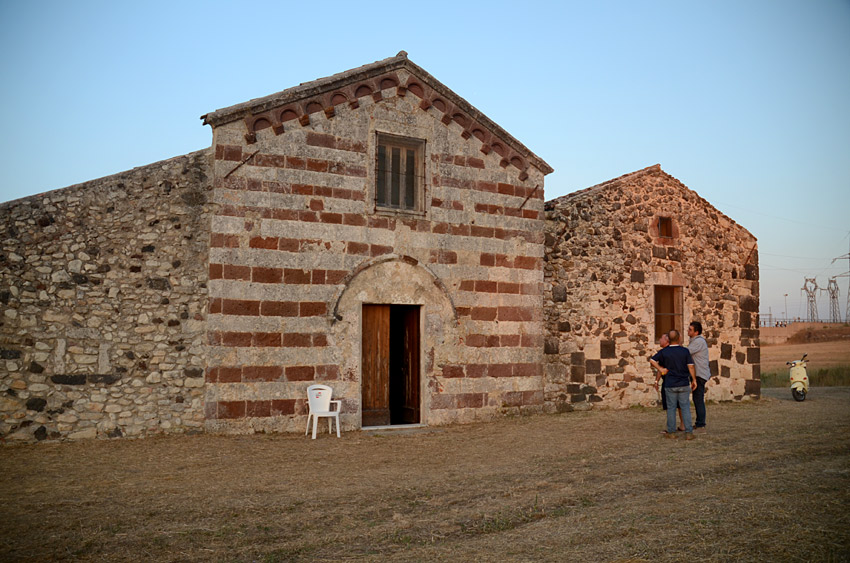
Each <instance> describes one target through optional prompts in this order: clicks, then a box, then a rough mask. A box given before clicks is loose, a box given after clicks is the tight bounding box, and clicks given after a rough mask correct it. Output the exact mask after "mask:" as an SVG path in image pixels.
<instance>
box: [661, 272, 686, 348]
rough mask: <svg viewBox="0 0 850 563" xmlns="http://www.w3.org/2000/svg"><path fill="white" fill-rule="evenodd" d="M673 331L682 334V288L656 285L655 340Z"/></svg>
mask: <svg viewBox="0 0 850 563" xmlns="http://www.w3.org/2000/svg"><path fill="white" fill-rule="evenodd" d="M673 329H675V330H678V331H679V334H680V335H681V334H682V288H681V287H679V286H675V285H656V286H655V340H658V339H659V338H660V337H661V335H662V334H664V333H665V332H670V331H671V330H673Z"/></svg>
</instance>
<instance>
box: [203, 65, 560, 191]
mask: <svg viewBox="0 0 850 563" xmlns="http://www.w3.org/2000/svg"><path fill="white" fill-rule="evenodd" d="M399 69H405V70H407V71H408V72H409V73H410V74H411V75H412V76H413V77H415V80H408V82H407V84H401V83H400V80H399V79H398V76H397V75H396V74H395V73H394V71H396V70H399ZM382 75H383V76H382ZM385 79H388V80H389V82H391V83H394V85H395V86H396V87H397V89H398V90H397V92H398V94H399V95H400V96H403V95H405V94H406V93H407V92H412V93H413V94H414V95H415V96H417V97H419V98H421V99H422V102H421V103H420V107H421V108H422V109H423V110H428V109H429V108H430V107H432V106H433V107H435V108H436V109H437V110H439V111H440V112H442V113H443V117H442V121H443V123H444V124H446V125H448V124H450V123H451V122H452V121H455V122H457V123H458V124H460V125H461V127H463V128H464V131H463V133H462V135H463V137H464V138H465V139H468V138H469V137H471V136H475V137H476V138H478V140H480V141H481V142H482V144H483V145H482V152H484V154H488V153H489V152H490V151H491V150H492V151H495V152H496V153H497V154H498V155H499V156H501V157H502V163H503V166H508V165H511V164H512V165H514V166H516V167H517V168H519V169H520V170H521V171H522V172H523V173H525V168H526V167H527V165H526V164H525V163H526V162H530V163H531V164H533V165H534V166H535V167H536V168H537V169H538V170H540V171H541V172H543V173H544V174H549V173H551V172H552V171H553V170H554V169H553V168H552V167H551V166H550V165H549V164H547V163H546V162H545V161H544V160H543V159H542V158H540V157H539V156H537V155H536V154H534V153H533V152H532V151H531V150H530V149H529V148H528V147H526V146H525V145H524V144H522V143H521V142H520V141H519V140H517V139H516V138H515V137H514V136H513V135H511V134H510V133H508V132H507V131H505V130H504V129H502V127H500V126H499V125H497V124H496V123H495V122H494V121H493V120H491V119H490V118H489V117H487V116H486V115H484V113H482V112H481V111H480V110H479V109H477V108H476V107H475V106H473V105H472V104H470V103H469V102H468V101H466V100H465V99H464V98H463V97H461V96H460V95H458V94H457V93H455V92H454V91H453V90H452V89H451V88H449V87H448V86H446V85H445V84H443V83H442V82H440V81H439V80H437V79H436V78H434V77H433V76H432V75H431V74H430V73H428V72H427V71H426V70H425V69H423V68H422V67H420V66H419V65H417V64H415V63H414V62H413V61H411V60H410V59H409V58H408V57H407V53H406V52H405V51H399V53H398V54H397V55H396V56H394V57H389V58H386V59H382V60H380V61H375V62H373V63H369V64H366V65H363V66H360V67H357V68H353V69H350V70H347V71H343V72H339V73H336V74H333V75H331V76H327V77H324V78H319V79H316V80H313V81H310V82H304V83H301V84H299V85H298V86H294V87H292V88H287V89H285V90H281V91H280V92H277V93H275V94H271V95H269V96H264V97H261V98H254V99H252V100H249V101H247V102H242V103H240V104H236V105H233V106H229V107H226V108H222V109H218V110H215V111H213V112H209V113H207V114H204V115H202V116H201V119H203V121H204V125H212V126H213V127H217V126H218V125H221V124H224V123H230V122H233V121H237V120H239V119H244V120H245V121H246V125H247V126H248V127H249V130H248V135H251V134H252V133H253V130H251V129H250V127H251V123H250V122H252V121H253V120H256V119H258V116H259V115H260V114H262V113H264V112H271V113H270V114H269V115H266V116H265V117H264V118H263V120H264V123H263V126H264V127H267V126H269V125H271V126H272V127H275V128H276V129H275V131H276V132H278V131H280V132H282V129H280V127H282V125H281V123H282V120H283V119H295V118H296V117H297V118H298V119H304V120H305V121H304V122H303V123H302V126H303V125H306V124H308V123H309V119H310V118H309V117H308V115H309V113H310V112H311V111H312V112H318V111H319V110H320V109H324V110H325V113H326V114H327V115H328V117H331V116H333V114H334V110H333V106H334V105H337V104H341V103H345V101H347V102H348V103H349V104H351V107H357V105H358V101H357V98H358V97H362V96H367V95H369V94H361V93H359V92H360V87H359V86H358V84H357V83H358V82H362V83H363V86H365V87H366V88H367V90H368V92H369V93H371V94H372V95H373V97H374V96H377V98H374V99H376V100H380V99H381V97H380V90H383V89H385V88H387V87H386V86H384V85H383V82H385ZM411 82H415V87H414V85H413V84H411ZM420 83H422V84H424V87H423V86H422V84H420ZM355 86H358V87H357V88H356V91H355V88H354V87H355ZM408 86H411V87H410V88H408ZM337 96H339V99H337ZM309 98H313V99H312V100H310V99H309ZM287 105H292V106H293V108H294V109H295V110H296V111H294V112H293V113H291V114H290V115H289V116H288V117H286V118H284V117H283V116H279V115H277V113H275V112H276V111H277V110H281V109H283V106H287ZM302 106H306V107H302ZM272 110H275V111H272ZM284 113H285V112H284ZM296 114H298V115H296ZM270 116H271V117H270ZM269 121H271V122H272V123H269ZM476 123H477V124H478V125H479V127H478V128H476V127H475V125H476ZM482 129H484V130H486V131H482ZM493 137H495V138H497V139H498V140H499V142H495V141H494V139H493ZM491 141H493V142H491ZM504 145H507V147H505V146H504ZM521 179H522V178H521Z"/></svg>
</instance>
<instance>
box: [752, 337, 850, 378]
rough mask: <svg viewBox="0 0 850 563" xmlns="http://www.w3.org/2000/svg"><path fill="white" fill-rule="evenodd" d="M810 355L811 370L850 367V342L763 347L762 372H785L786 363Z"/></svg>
mask: <svg viewBox="0 0 850 563" xmlns="http://www.w3.org/2000/svg"><path fill="white" fill-rule="evenodd" d="M803 354H808V355H809V356H808V358H807V359H808V360H809V366H808V368H809V370H816V369H821V368H831V367H835V366H847V365H850V341H833V342H809V343H806V344H775V345H773V346H762V347H761V371H762V372H763V373H768V372H772V371H783V370H786V369H788V366H786V365H785V362H789V361H792V360H799V359H800V358H802V357H803Z"/></svg>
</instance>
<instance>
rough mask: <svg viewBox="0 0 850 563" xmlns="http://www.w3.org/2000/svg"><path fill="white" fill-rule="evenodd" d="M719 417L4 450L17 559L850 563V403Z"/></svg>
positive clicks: (761, 407) (775, 394)
mask: <svg viewBox="0 0 850 563" xmlns="http://www.w3.org/2000/svg"><path fill="white" fill-rule="evenodd" d="M708 414H709V418H708V423H709V432H708V433H706V434H701V435H698V437H697V439H696V440H694V441H691V442H686V441H684V440H681V439H679V440H668V439H664V438H662V437H661V436H660V434H659V430H661V428H662V427H663V417H662V414H661V411H660V410H656V409H630V410H627V411H601V410H597V411H591V412H583V413H579V412H576V413H569V414H562V415H545V416H532V417H523V418H514V419H502V420H497V421H495V422H491V423H481V424H474V425H467V426H454V427H446V428H434V429H426V430H420V431H416V432H412V431H411V432H406V433H405V432H397V433H393V434H384V435H381V434H367V433H362V432H350V433H345V434H343V437H342V438H341V439H337V438H336V437H330V436H328V435H327V434H324V435H321V436H320V438H319V439H317V440H315V441H313V440H309V439H307V438H305V437H303V436H299V435H274V436H265V435H255V436H241V437H232V436H228V437H222V436H207V435H198V436H187V437H186V436H184V437H163V438H156V439H146V440H116V441H90V442H80V443H42V444H36V445H17V446H3V447H0V518H2V521H3V526H2V529H1V530H0V560H3V561H25V560H28V561H47V560H62V561H74V560H80V561H139V560H144V561H236V562H238V561H308V560H319V561H337V560H349V559H357V560H366V561H384V560H395V561H434V560H437V561H501V560H517V561H528V560H541V561H564V560H573V561H681V560H685V559H688V560H698V561H730V560H736V561H737V560H741V561H848V560H850V388H846V387H844V388H822V389H813V390H812V392H811V393H810V395H809V398H807V399H806V401H805V402H803V403H796V402H794V401H793V400H791V396H790V392H788V390H787V389H771V390H768V391H767V392H766V396H765V397H764V398H763V399H762V400H760V401H756V402H751V403H744V404H741V403H738V404H720V405H709V411H708Z"/></svg>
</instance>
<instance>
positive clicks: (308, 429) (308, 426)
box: [304, 413, 313, 436]
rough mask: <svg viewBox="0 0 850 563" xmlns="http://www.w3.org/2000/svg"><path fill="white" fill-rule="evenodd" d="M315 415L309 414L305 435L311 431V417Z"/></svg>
mask: <svg viewBox="0 0 850 563" xmlns="http://www.w3.org/2000/svg"><path fill="white" fill-rule="evenodd" d="M312 416H313V413H309V414H307V428H305V429H304V435H305V436H306V435H307V434H308V433H309V432H310V417H312Z"/></svg>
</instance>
